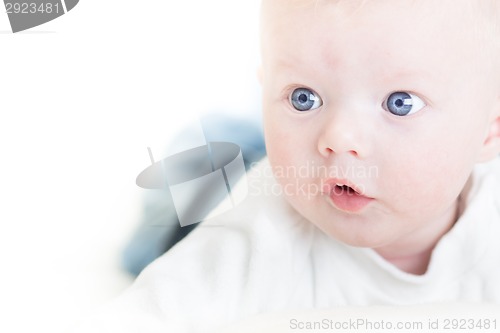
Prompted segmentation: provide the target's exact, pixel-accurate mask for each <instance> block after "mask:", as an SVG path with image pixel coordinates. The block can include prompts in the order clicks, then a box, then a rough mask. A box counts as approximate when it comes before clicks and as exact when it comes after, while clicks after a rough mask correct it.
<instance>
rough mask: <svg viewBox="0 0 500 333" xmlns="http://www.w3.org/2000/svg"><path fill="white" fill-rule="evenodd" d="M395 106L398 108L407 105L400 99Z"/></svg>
mask: <svg viewBox="0 0 500 333" xmlns="http://www.w3.org/2000/svg"><path fill="white" fill-rule="evenodd" d="M394 104H396V106H397V107H398V108H400V107H402V106H403V105H404V104H405V103H404V102H403V100H402V99H401V98H400V99H397V100H396V101H395V102H394Z"/></svg>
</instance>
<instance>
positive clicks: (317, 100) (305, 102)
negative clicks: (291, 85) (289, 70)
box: [290, 88, 323, 111]
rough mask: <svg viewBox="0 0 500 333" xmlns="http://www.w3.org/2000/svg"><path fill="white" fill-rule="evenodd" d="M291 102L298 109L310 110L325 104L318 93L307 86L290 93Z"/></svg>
mask: <svg viewBox="0 0 500 333" xmlns="http://www.w3.org/2000/svg"><path fill="white" fill-rule="evenodd" d="M290 103H291V104H292V106H293V107H294V108H295V109H296V110H297V111H310V110H314V109H317V108H319V107H320V106H321V105H323V101H322V100H321V97H319V95H318V94H316V93H315V92H314V91H312V90H310V89H307V88H297V89H295V90H294V91H293V92H292V94H291V95H290Z"/></svg>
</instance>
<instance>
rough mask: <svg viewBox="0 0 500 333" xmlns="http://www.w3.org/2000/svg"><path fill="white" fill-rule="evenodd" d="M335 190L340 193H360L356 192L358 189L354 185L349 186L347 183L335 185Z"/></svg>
mask: <svg viewBox="0 0 500 333" xmlns="http://www.w3.org/2000/svg"><path fill="white" fill-rule="evenodd" d="M333 191H334V192H336V193H338V194H343V193H345V194H347V195H356V194H357V195H359V193H358V192H356V190H354V189H353V188H352V187H350V186H347V185H335V187H334V188H333Z"/></svg>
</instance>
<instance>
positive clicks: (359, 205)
mask: <svg viewBox="0 0 500 333" xmlns="http://www.w3.org/2000/svg"><path fill="white" fill-rule="evenodd" d="M347 184H349V185H347ZM363 192H364V191H362V190H360V188H359V187H356V186H355V185H352V184H350V183H349V182H348V181H344V180H337V179H330V180H328V181H327V182H326V186H325V194H326V195H327V201H328V202H329V203H330V204H332V205H333V206H334V207H335V208H337V209H338V210H340V211H344V212H348V213H356V212H359V211H361V210H362V209H363V208H364V207H366V206H367V205H368V204H369V203H370V202H372V201H373V200H374V199H373V198H370V197H368V196H366V195H364V194H363Z"/></svg>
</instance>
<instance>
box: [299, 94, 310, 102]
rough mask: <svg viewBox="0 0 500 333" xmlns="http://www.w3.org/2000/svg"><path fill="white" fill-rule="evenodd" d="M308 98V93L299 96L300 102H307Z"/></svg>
mask: <svg viewBox="0 0 500 333" xmlns="http://www.w3.org/2000/svg"><path fill="white" fill-rule="evenodd" d="M307 100H308V98H307V95H306V94H301V95H300V96H299V102H300V103H305V102H307Z"/></svg>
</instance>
